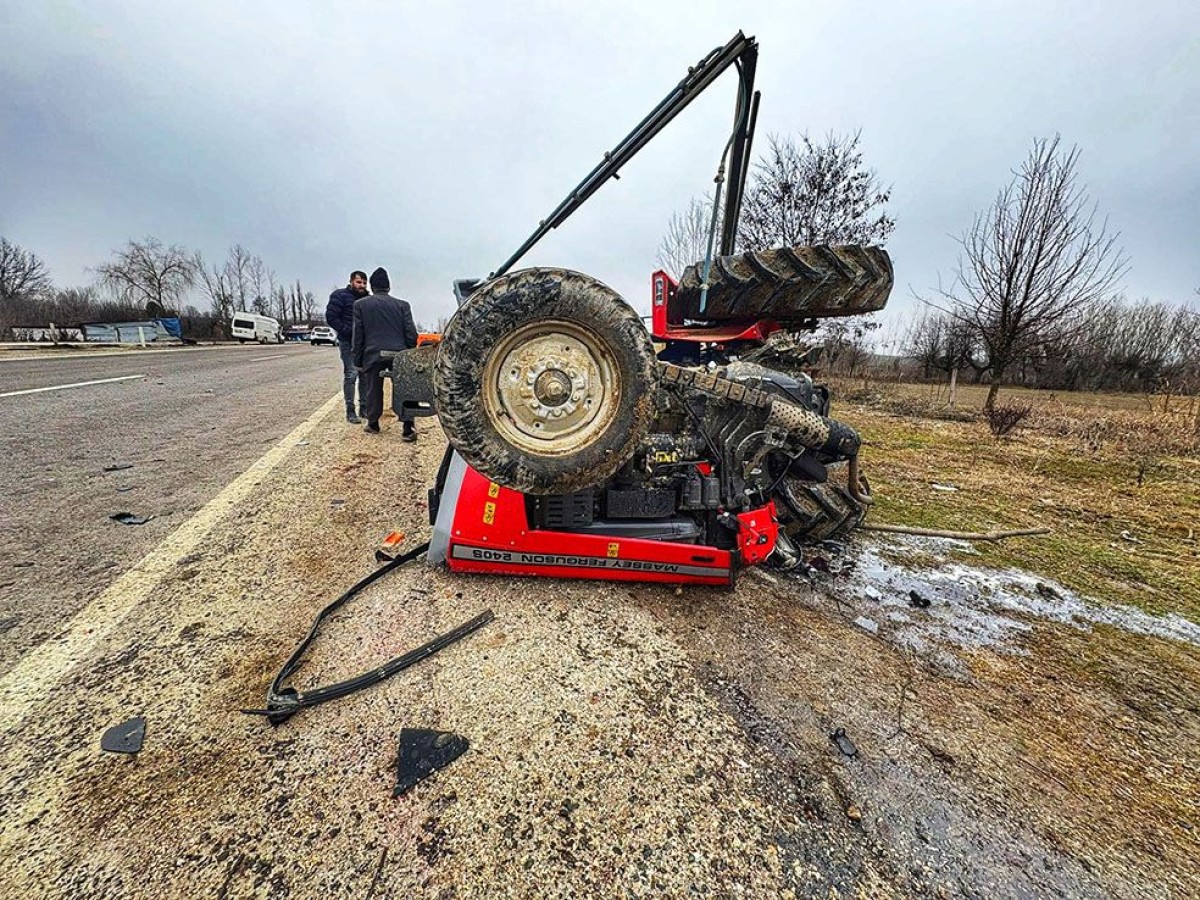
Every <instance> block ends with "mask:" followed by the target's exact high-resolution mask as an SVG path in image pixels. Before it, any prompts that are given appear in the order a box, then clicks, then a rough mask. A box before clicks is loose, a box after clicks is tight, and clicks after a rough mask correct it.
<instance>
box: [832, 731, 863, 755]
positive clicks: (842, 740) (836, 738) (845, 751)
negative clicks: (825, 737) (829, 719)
mask: <svg viewBox="0 0 1200 900" xmlns="http://www.w3.org/2000/svg"><path fill="white" fill-rule="evenodd" d="M829 739H830V740H831V741H833V742H834V743H835V744H836V745H837V748H838V749H839V750H841V751H842V755H843V756H850V757H855V756H858V748H857V747H856V746H854V741H852V740H850V738H848V737H847V736H846V729H845V728H835V729H834V730H833V731H832V732H830V734H829Z"/></svg>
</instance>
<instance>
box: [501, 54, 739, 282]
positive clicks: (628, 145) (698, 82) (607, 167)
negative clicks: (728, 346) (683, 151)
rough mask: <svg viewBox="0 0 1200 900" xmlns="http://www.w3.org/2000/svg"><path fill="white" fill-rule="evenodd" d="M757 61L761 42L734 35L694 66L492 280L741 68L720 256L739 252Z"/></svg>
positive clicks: (548, 217)
mask: <svg viewBox="0 0 1200 900" xmlns="http://www.w3.org/2000/svg"><path fill="white" fill-rule="evenodd" d="M757 62H758V42H757V41H756V40H755V39H754V38H753V37H746V35H744V34H742V32H740V31H739V32H738V33H737V34H736V35H734V37H733V39H732V40H730V41H729V43H727V44H726V45H725V46H724V47H717V48H716V49H715V50H713V51H712V52H711V53H709V54H708V55H707V56H706V57H704V59H702V60H700V62H699V63H697V64H696V65H695V66H693V67H691V68H690V69H688V73H687V76H686V77H685V78H684V79H683V80H682V81H680V82H679V84H677V85H676V86H675V88H674V90H672V91H671V93H669V94H667V96H666V97H664V98H663V100H662V101H661V102H660V103H659V104H658V106H656V107H654V109H653V110H651V112H650V114H649V115H648V116H646V118H644V119H642V121H641V122H639V123H638V125H637V127H636V128H634V129H633V131H631V132H630V133H629V134H628V135H626V136H625V138H624V139H623V140H622V141H621V142H620V143H619V144H617V146H615V147H614V148H613V149H612V150H610V151H608V152H607V153H605V154H604V159H602V160H601V161H600V164H599V165H597V166H596V168H594V169H592V171H591V172H589V173H588V175H587V177H586V178H584V179H583V181H581V182H580V183H579V184H578V185H576V186H575V188H574V189H572V190H571V192H570V193H569V194H567V196H566V199H564V200H563V201H562V203H560V204H559V205H558V206H557V207H556V208H555V210H554V211H553V212H552V213H550V215H549V216H547V217H546V218H545V219H544V220H543V221H542V222H541V223H540V224H539V225H538V228H537V230H536V231H535V232H534V233H533V234H531V235H530V236H529V237H528V238H527V239H526V241H525V243H523V244H522V245H521V246H520V247H518V248H517V251H516V252H515V253H513V255H512V256H510V257H509V258H508V259H507V260H505V262H504V264H503V265H502V266H500V268H498V269H497V270H496V271H495V272H493V273H492V276H491V277H496V276H499V275H503V274H504V273H505V272H507V271H508V270H509V269H510V268H512V267H513V265H515V264H516V263H517V261H518V260H520V259H521V257H523V256H524V255H525V254H526V253H528V252H529V251H530V250H531V249H532V248H533V246H534V244H536V243H537V242H538V241H540V240H541V239H542V238H543V237H545V236H546V235H547V234H549V233H550V231H551V230H552V229H555V228H557V227H558V226H559V225H561V224H562V223H563V222H565V221H566V220H567V217H568V216H570V215H571V213H573V212H574V211H575V210H576V209H578V208H579V207H580V206H581V205H583V202H584V201H585V200H587V199H588V197H590V196H591V195H592V194H594V193H595V192H596V191H597V190H599V188H600V186H601V185H602V184H604V183H605V182H606V181H608V179H610V178H616V177H618V173H619V172H620V170H621V167H622V166H623V165H625V163H627V162H629V160H630V159H632V158H633V157H634V156H635V155H636V154H637V152H638V151H639V150H641V149H642V148H643V147H644V146H646V144H648V143H649V142H650V140H651V139H652V138H653V137H654V136H655V135H656V134H658V133H659V132H660V131H662V130H663V128H665V127H666V125H667V123H669V122H670V121H671V120H672V119H674V118H675V117H676V116H677V115H679V114H680V113H681V112H683V110H684V109H686V108H687V106H688V104H689V103H691V102H692V101H693V100H695V99H696V98H697V97H698V96H700V94H701V93H703V91H704V89H705V88H707V87H708V86H709V85H710V84H712V83H713V82H714V81H716V79H717V78H718V77H719V76H720V75H721V74H722V73H723V72H724V71H725V70H726V69H728V68H729V67H730V66H733V65H736V66H737V68H738V76H739V90H738V98H737V105H736V107H735V109H734V132H733V137H732V139H731V144H732V146H731V148H730V159H729V189H728V191H727V192H726V196H725V219H724V226H723V228H722V232H721V250H720V255H722V256H728V255H729V254H731V253H733V251H734V244H735V241H736V238H737V220H738V214H739V213H740V211H741V205H742V194H743V193H744V191H745V187H746V175H747V172H748V170H749V159H750V147H751V144H752V143H753V137H754V124H755V119H756V118H757V115H758V94H757V93H755V92H754V69H755V65H756V64H757Z"/></svg>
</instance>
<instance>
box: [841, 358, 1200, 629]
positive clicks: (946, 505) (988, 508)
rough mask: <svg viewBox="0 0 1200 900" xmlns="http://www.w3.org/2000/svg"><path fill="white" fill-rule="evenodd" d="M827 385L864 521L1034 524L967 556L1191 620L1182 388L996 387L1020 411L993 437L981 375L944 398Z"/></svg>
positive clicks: (917, 388) (1188, 464)
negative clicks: (857, 461)
mask: <svg viewBox="0 0 1200 900" xmlns="http://www.w3.org/2000/svg"><path fill="white" fill-rule="evenodd" d="M834 387H835V394H834V403H835V408H834V415H835V416H837V417H841V418H844V419H845V420H846V421H848V422H851V423H852V424H854V425H855V426H856V427H857V428H858V429H859V430H860V431H861V432H862V434H863V437H864V439H865V442H866V448H865V450H864V456H863V459H864V471H865V472H866V473H867V474H868V477H869V478H870V479H871V483H872V486H873V489H874V491H875V497H876V502H875V506H874V508H873V510H872V518H873V520H874V521H876V522H890V523H894V524H899V525H912V526H921V527H927V528H939V529H956V530H967V531H986V530H990V529H995V528H1026V527H1036V526H1047V527H1049V528H1051V529H1053V531H1052V533H1051V534H1049V535H1047V536H1045V537H1039V538H1032V539H1023V540H1018V541H1010V542H1001V543H997V544H981V545H980V547H979V549H980V551H981V553H982V558H981V559H980V558H976V560H977V561H978V562H982V563H984V564H986V565H995V566H1016V567H1019V568H1023V569H1028V570H1030V571H1032V572H1035V573H1037V574H1040V575H1043V576H1046V577H1049V578H1053V579H1055V580H1057V581H1060V582H1061V583H1063V584H1065V585H1067V586H1068V587H1071V588H1073V589H1075V590H1076V591H1078V592H1079V593H1081V594H1084V595H1087V596H1090V597H1092V598H1094V599H1096V600H1100V601H1108V602H1115V603H1123V604H1129V605H1132V606H1137V607H1140V608H1142V609H1144V610H1146V611H1147V612H1150V613H1153V614H1156V615H1161V614H1164V613H1178V614H1180V615H1183V616H1186V617H1187V618H1190V619H1192V620H1193V621H1198V622H1200V534H1198V532H1200V521H1198V520H1200V434H1197V432H1196V431H1195V416H1196V408H1195V403H1196V400H1195V399H1194V398H1178V397H1176V398H1172V399H1171V400H1170V401H1164V399H1163V398H1161V397H1158V398H1153V400H1150V399H1148V398H1146V397H1142V396H1136V395H1128V394H1114V395H1106V394H1084V393H1061V392H1060V393H1052V392H1037V391H1028V390H1016V389H1007V390H1004V391H1002V392H1001V394H1000V397H999V400H998V402H999V404H1002V405H1022V406H1024V405H1029V406H1031V407H1032V411H1031V413H1030V415H1029V416H1028V417H1027V418H1026V419H1025V421H1024V422H1023V423H1022V425H1021V426H1019V427H1018V428H1017V429H1016V431H1015V432H1014V433H1012V434H1010V435H1009V436H1007V437H1004V438H995V437H993V436H992V434H991V432H990V430H989V429H988V425H987V422H986V421H985V419H984V418H983V416H982V413H981V408H982V404H983V399H984V396H985V394H986V389H984V388H982V387H975V386H969V387H960V388H959V391H958V397H957V404H956V408H955V409H953V410H952V409H950V408H949V407H947V405H946V397H945V389H944V388H942V389H940V390H938V389H937V388H936V387H930V386H927V385H908V384H883V383H879V382H872V383H870V384H868V385H866V386H865V387H864V385H863V383H862V382H861V381H857V382H855V383H843V384H840V385H836V384H835V385H834ZM1164 407H1165V409H1164ZM935 484H936V485H939V486H941V487H939V488H935V487H933V485H935ZM947 487H953V488H955V490H948V489H946V488H947Z"/></svg>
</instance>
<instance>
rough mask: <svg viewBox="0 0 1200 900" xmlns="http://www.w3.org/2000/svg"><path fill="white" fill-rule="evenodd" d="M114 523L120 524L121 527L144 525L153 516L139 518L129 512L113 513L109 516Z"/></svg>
mask: <svg viewBox="0 0 1200 900" xmlns="http://www.w3.org/2000/svg"><path fill="white" fill-rule="evenodd" d="M109 518H110V519H112V520H113V521H114V522H120V523H121V524H122V525H145V524H146V523H147V522H149V521H150V520H151V519H153V518H154V516H139V515H135V514H134V513H131V512H119V513H113V514H112V515H111V516H109Z"/></svg>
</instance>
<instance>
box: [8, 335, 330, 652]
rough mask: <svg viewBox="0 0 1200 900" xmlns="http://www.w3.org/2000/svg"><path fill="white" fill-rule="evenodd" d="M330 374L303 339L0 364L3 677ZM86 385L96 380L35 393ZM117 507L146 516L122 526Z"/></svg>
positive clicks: (258, 451)
mask: <svg viewBox="0 0 1200 900" xmlns="http://www.w3.org/2000/svg"><path fill="white" fill-rule="evenodd" d="M128 376H137V377H132V378H130V377H128ZM340 376H341V363H340V360H339V358H338V354H337V351H336V350H335V349H333V348H329V347H310V346H308V345H282V346H270V347H263V346H246V347H239V346H234V347H215V348H198V349H186V350H172V351H159V352H148V353H88V354H84V355H79V356H67V355H63V356H61V357H56V358H52V359H45V358H27V359H7V360H6V359H2V358H0V453H2V454H3V460H4V466H5V469H6V472H5V475H4V477H3V478H0V557H2V558H3V559H4V560H5V564H4V565H3V567H2V568H0V674H2V673H4V672H7V671H9V669H10V668H11V667H12V666H13V665H14V664H15V663H16V661H17V660H18V659H19V658H20V657H21V655H22V654H23V653H24V652H26V651H27V650H28V649H29V648H31V647H33V646H35V645H37V644H38V643H40V642H42V641H44V640H46V639H48V638H50V637H52V636H54V635H55V634H56V633H57V630H58V628H59V627H60V626H61V624H62V623H63V622H65V621H66V620H68V619H69V618H70V617H71V616H72V615H73V614H74V613H76V612H77V611H78V610H79V609H80V608H82V607H83V606H84V605H85V604H86V603H88V601H89V600H90V599H91V598H93V597H94V596H95V595H96V594H98V593H99V592H100V591H102V590H103V589H104V588H105V587H106V586H107V585H108V584H109V583H111V582H112V581H113V580H114V579H115V578H116V577H117V576H119V575H120V574H121V573H122V572H123V571H125V570H126V569H127V568H128V567H129V566H130V565H131V564H132V563H134V562H135V561H136V560H138V559H139V558H141V556H142V555H144V554H145V553H146V552H148V551H149V550H150V549H151V548H153V547H154V546H155V545H156V544H157V543H158V542H159V541H161V540H162V539H163V537H165V536H166V535H167V534H168V533H170V532H171V530H172V529H174V528H175V527H176V526H178V525H179V524H180V523H181V522H183V521H185V520H186V519H187V518H188V517H189V516H190V515H191V514H192V513H193V512H194V511H195V510H197V509H199V508H200V507H201V506H202V505H203V504H204V503H205V502H207V501H208V500H209V499H210V498H211V497H212V496H214V495H215V494H216V493H217V492H218V491H220V489H221V488H222V487H224V486H225V485H226V484H227V483H229V482H230V481H231V480H233V479H234V478H235V477H236V476H237V475H239V474H240V473H242V472H243V471H245V469H246V468H247V467H248V466H249V465H250V464H251V463H253V462H254V461H255V460H256V459H258V458H259V457H260V456H262V454H263V453H264V451H265V450H266V449H267V448H269V447H271V446H272V445H273V444H275V443H276V442H277V441H278V440H279V439H280V438H281V437H283V436H284V435H286V434H287V433H288V432H289V431H290V430H291V429H292V428H293V427H295V425H296V424H297V423H299V422H301V421H303V420H304V419H305V418H307V417H308V416H309V415H311V414H312V412H313V410H314V409H316V408H317V407H318V406H319V405H320V404H321V403H323V402H324V401H326V400H328V399H329V398H330V397H332V396H334V395H335V393H336V392H337V391H339V390H340V381H341V377H340ZM107 379H124V380H119V381H116V380H114V381H108V380H107ZM92 381H99V382H103V383H99V384H91V385H85V386H80V387H64V388H63V389H61V390H49V391H47V390H38V389H44V388H52V387H57V386H64V385H77V384H80V383H83V382H92ZM34 390H38V392H36V393H15V392H20V391H34ZM4 395H8V396H4ZM342 427H349V426H344V425H343V426H342ZM110 466H128V468H121V469H118V470H115V471H105V469H106V467H110ZM119 512H131V513H135V514H137V515H140V516H152V517H153V518H152V519H151V520H150V521H149V522H147V523H146V524H144V525H120V524H118V523H116V522H114V521H112V520H110V519H109V516H110V515H111V514H113V513H119Z"/></svg>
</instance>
